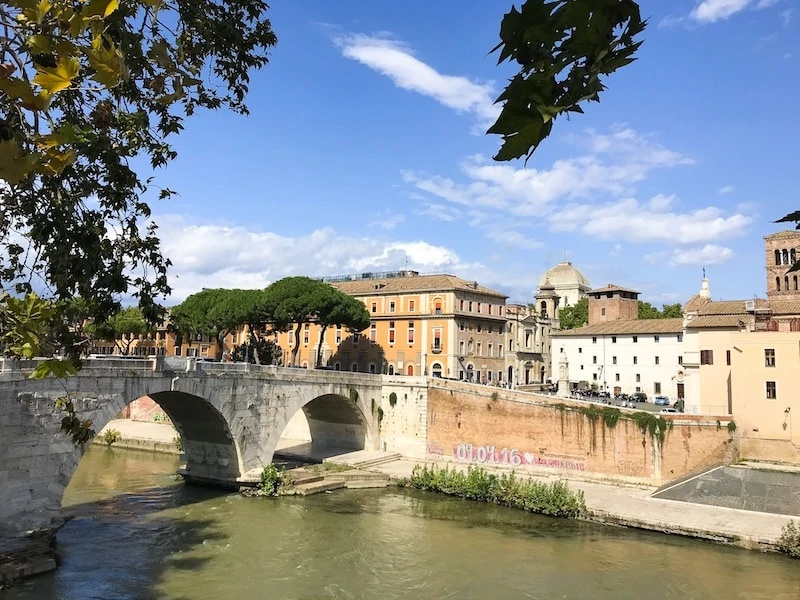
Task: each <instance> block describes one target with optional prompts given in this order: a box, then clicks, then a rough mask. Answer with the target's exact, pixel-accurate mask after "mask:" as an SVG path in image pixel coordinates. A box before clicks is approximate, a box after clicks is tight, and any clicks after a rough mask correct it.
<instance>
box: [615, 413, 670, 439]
mask: <svg viewBox="0 0 800 600" xmlns="http://www.w3.org/2000/svg"><path fill="white" fill-rule="evenodd" d="M625 416H626V418H630V419H631V420H632V421H633V422H635V423H636V424H637V425H638V426H639V430H640V431H641V432H642V434H645V435H646V434H648V433H649V434H650V436H651V437H652V438H653V439H655V440H656V441H657V442H658V445H659V447H661V446H663V445H664V439H665V438H666V436H667V432H668V431H672V427H673V423H672V420H671V419H665V418H664V417H660V416H658V415H655V414H653V413H649V412H635V413H632V414H630V415H625Z"/></svg>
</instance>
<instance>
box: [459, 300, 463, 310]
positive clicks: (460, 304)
mask: <svg viewBox="0 0 800 600" xmlns="http://www.w3.org/2000/svg"><path fill="white" fill-rule="evenodd" d="M458 310H464V301H463V300H459V301H458Z"/></svg>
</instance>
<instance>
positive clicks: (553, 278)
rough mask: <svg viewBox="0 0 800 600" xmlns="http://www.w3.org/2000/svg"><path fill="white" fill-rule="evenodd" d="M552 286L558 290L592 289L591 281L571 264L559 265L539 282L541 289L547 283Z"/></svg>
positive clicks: (563, 263)
mask: <svg viewBox="0 0 800 600" xmlns="http://www.w3.org/2000/svg"><path fill="white" fill-rule="evenodd" d="M548 281H549V283H550V284H552V285H553V286H555V288H556V289H559V288H561V289H563V288H567V287H576V288H585V289H586V290H587V291H588V290H589V289H591V286H590V285H589V280H588V279H586V276H585V275H584V274H583V273H581V272H580V271H579V270H578V269H576V268H575V267H573V266H572V263H571V262H562V263H558V264H557V265H556V266H555V267H553V268H552V269H550V270H549V271H547V272H546V273H545V274H544V275H542V278H541V279H540V280H539V287H540V288H541V287H542V286H543V285H545V284H546V283H548Z"/></svg>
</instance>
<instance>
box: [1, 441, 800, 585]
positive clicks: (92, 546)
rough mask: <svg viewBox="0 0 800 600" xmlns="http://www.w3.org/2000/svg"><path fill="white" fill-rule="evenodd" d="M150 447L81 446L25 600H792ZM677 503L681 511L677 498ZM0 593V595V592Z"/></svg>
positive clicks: (422, 500) (716, 565) (695, 548)
mask: <svg viewBox="0 0 800 600" xmlns="http://www.w3.org/2000/svg"><path fill="white" fill-rule="evenodd" d="M176 468H177V460H176V459H174V458H172V457H168V456H163V455H156V454H147V453H138V452H131V451H124V450H114V449H106V448H92V449H91V450H90V451H89V452H88V453H87V455H86V456H85V457H84V459H83V460H82V461H81V464H80V466H79V468H78V471H77V473H76V474H75V477H74V478H73V481H72V483H71V485H70V488H69V489H68V492H67V495H66V498H65V502H64V503H65V506H68V507H69V510H70V511H72V512H73V513H74V514H75V515H76V517H75V519H74V520H73V521H71V522H70V523H69V524H68V525H67V526H66V527H65V528H64V529H63V530H62V531H61V532H60V534H59V537H58V539H59V548H60V552H61V555H62V558H63V562H62V565H61V567H60V568H59V569H58V570H57V571H56V572H55V573H52V574H48V575H45V576H42V577H39V578H37V579H34V580H30V581H28V582H26V583H24V584H22V585H20V586H18V587H16V588H13V589H12V590H10V591H6V592H0V596H3V597H4V598H5V597H8V598H13V599H15V600H17V599H20V600H21V599H25V600H33V599H36V600H56V599H57V600H84V599H89V600H94V599H97V600H99V599H103V600H127V599H130V600H133V599H136V600H149V599H164V600H167V599H169V600H178V599H181V600H212V599H213V600H255V599H258V600H266V599H276V600H292V599H296V600H301V599H302V600H311V599H314V600H316V599H323V598H348V599H350V598H352V599H355V598H363V599H376V600H377V599H381V600H391V599H394V598H414V599H432V600H434V599H435V600H445V599H450V598H452V599H459V600H468V599H487V600H506V599H508V600H512V599H513V600H517V599H519V598H537V599H543V600H544V599H547V600H550V599H587V600H588V599H592V600H595V599H597V600H604V599H612V598H613V599H614V600H621V599H628V598H630V599H637V600H638V599H648V600H659V599H676V600H677V599H681V600H687V599H695V598H696V599H701V598H702V599H717V598H720V599H725V600H731V599H735V598H747V599H749V600H753V599H762V598H763V599H770V600H798V598H800V562H798V561H791V560H789V559H787V558H784V557H780V556H767V555H762V554H758V553H755V552H748V551H744V550H736V549H731V548H724V547H720V546H715V545H711V544H706V543H701V542H694V541H691V540H685V539H680V538H671V537H667V536H659V535H655V534H647V533H640V532H635V531H630V530H623V529H615V528H606V527H600V526H596V525H591V524H586V523H572V522H567V521H560V520H555V519H548V518H544V517H536V516H531V515H528V514H524V513H520V512H517V511H513V510H510V509H503V508H499V507H493V506H487V505H483V504H475V503H470V502H466V501H461V500H456V499H451V498H443V497H438V496H432V495H426V494H422V493H415V492H402V491H396V490H377V491H374V490H361V491H347V492H335V493H333V494H321V495H317V496H310V497H308V498H281V499H260V498H252V499H251V498H242V497H240V496H238V495H236V494H220V493H216V492H213V491H209V490H204V489H199V488H191V487H185V486H184V485H183V484H182V483H180V481H178V480H176V479H175V477H174V476H173V475H171V473H174V471H175V469H176ZM687 510H688V508H687ZM4 594H5V596H4Z"/></svg>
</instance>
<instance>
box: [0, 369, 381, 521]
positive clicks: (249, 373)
mask: <svg viewBox="0 0 800 600" xmlns="http://www.w3.org/2000/svg"><path fill="white" fill-rule="evenodd" d="M35 365H36V363H35V361H30V362H17V361H5V362H4V363H3V366H2V371H0V535H2V534H3V532H4V531H5V532H9V531H11V532H14V531H16V532H19V531H20V530H30V529H35V528H45V527H49V526H51V525H52V524H53V523H55V522H56V521H57V519H58V518H59V515H60V508H61V498H62V496H63V493H64V489H65V487H66V486H67V484H68V483H69V481H70V479H71V477H72V474H73V472H74V470H75V467H76V466H77V464H78V461H79V460H80V457H81V454H82V452H81V450H80V449H78V448H76V447H75V446H74V445H73V444H72V442H71V441H70V440H69V438H68V437H67V436H66V435H64V434H63V433H62V432H61V429H60V423H61V418H62V417H63V416H64V415H63V413H61V412H60V411H58V410H57V409H55V408H54V402H55V400H56V399H57V398H59V397H64V396H69V397H70V398H71V399H72V401H73V403H74V405H75V408H76V411H77V414H78V415H79V417H80V418H81V419H91V421H92V423H93V428H94V429H95V431H100V430H101V429H102V428H103V427H104V426H105V425H106V424H107V423H108V422H109V421H110V420H111V419H113V418H114V417H115V416H116V415H117V414H119V412H120V411H121V410H122V409H123V408H124V407H125V406H127V405H128V404H129V403H130V402H132V401H134V400H136V399H137V398H141V397H143V396H149V397H151V398H152V399H153V400H154V401H155V402H157V403H158V404H159V405H160V406H161V407H162V408H163V409H164V411H165V412H166V413H167V415H169V417H170V419H171V420H172V422H173V424H174V426H175V428H176V429H177V430H178V432H179V433H180V435H181V438H182V440H183V448H184V458H185V466H184V467H183V468H182V470H181V474H182V475H183V476H184V477H185V479H186V480H187V481H189V482H196V483H203V484H212V485H218V486H224V487H238V485H239V484H240V483H242V482H243V481H245V480H252V479H253V478H257V477H258V474H259V472H260V470H261V468H262V467H263V466H264V465H265V464H268V463H270V462H271V461H272V456H273V454H274V452H275V448H276V445H277V443H278V440H279V438H280V435H281V432H282V431H283V429H284V427H285V426H286V424H287V423H288V422H289V420H290V419H291V418H292V416H293V415H294V414H295V413H297V412H298V411H300V410H303V411H304V412H305V414H306V417H307V418H308V421H309V427H310V430H311V435H312V439H314V438H316V439H319V440H324V441H325V442H326V443H328V444H331V445H338V446H344V447H348V446H349V447H352V448H354V449H355V448H364V449H376V448H377V447H378V443H379V435H378V429H379V423H378V415H377V414H376V410H375V407H376V405H378V406H379V405H380V400H381V393H382V376H380V375H367V374H359V373H350V372H335V371H322V370H320V371H315V370H311V371H307V370H305V369H288V368H279V367H272V366H268V367H265V366H261V367H259V366H255V365H244V364H238V363H237V364H220V363H196V362H195V361H194V360H193V359H177V360H176V359H164V358H163V357H159V358H157V359H156V358H154V359H152V360H114V359H98V360H91V361H87V362H86V364H85V365H84V368H83V369H82V370H81V371H80V372H79V374H78V375H77V376H75V377H71V378H69V379H67V380H65V381H60V380H55V379H52V378H51V379H45V380H32V379H29V378H28V376H29V374H30V372H31V371H32V369H33V368H34V367H35Z"/></svg>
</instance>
